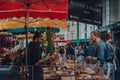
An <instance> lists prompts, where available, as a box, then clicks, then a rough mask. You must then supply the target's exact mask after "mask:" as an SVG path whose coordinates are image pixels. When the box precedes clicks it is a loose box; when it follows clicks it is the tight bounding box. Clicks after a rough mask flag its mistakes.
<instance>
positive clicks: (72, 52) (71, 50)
mask: <svg viewBox="0 0 120 80" xmlns="http://www.w3.org/2000/svg"><path fill="white" fill-rule="evenodd" d="M66 55H75V51H74V49H73V48H72V47H71V46H69V47H68V48H67V49H66Z"/></svg>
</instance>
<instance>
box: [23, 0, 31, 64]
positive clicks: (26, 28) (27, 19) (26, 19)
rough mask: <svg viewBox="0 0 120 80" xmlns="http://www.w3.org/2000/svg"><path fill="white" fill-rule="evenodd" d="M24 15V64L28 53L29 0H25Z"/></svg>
mask: <svg viewBox="0 0 120 80" xmlns="http://www.w3.org/2000/svg"><path fill="white" fill-rule="evenodd" d="M25 5H26V7H27V8H26V17H25V26H24V28H25V34H26V49H25V53H26V54H25V56H26V61H25V62H26V65H27V64H28V63H27V54H28V24H29V7H30V5H31V4H30V3H29V0H27V2H26V4H25Z"/></svg>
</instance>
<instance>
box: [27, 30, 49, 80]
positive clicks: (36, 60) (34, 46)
mask: <svg viewBox="0 0 120 80" xmlns="http://www.w3.org/2000/svg"><path fill="white" fill-rule="evenodd" d="M41 42H42V35H41V33H39V32H35V34H34V36H33V41H32V42H30V43H29V45H28V54H27V62H28V65H30V67H29V73H30V75H29V80H43V70H42V64H43V62H44V61H46V60H47V59H48V57H46V58H44V59H42V55H41V54H42V51H43V50H42V48H41V47H40V43H41ZM32 70H33V71H32ZM32 72H33V73H32Z"/></svg>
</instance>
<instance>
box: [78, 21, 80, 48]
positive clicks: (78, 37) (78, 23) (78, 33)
mask: <svg viewBox="0 0 120 80" xmlns="http://www.w3.org/2000/svg"><path fill="white" fill-rule="evenodd" d="M79 42H80V39H79V22H77V46H79Z"/></svg>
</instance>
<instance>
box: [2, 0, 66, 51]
mask: <svg viewBox="0 0 120 80" xmlns="http://www.w3.org/2000/svg"><path fill="white" fill-rule="evenodd" d="M67 3H68V0H0V18H1V19H2V18H13V17H17V18H20V17H25V24H24V28H25V30H26V53H27V45H28V29H27V27H28V24H29V17H33V18H50V19H56V18H57V19H67V10H68V9H67Z"/></svg>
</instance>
